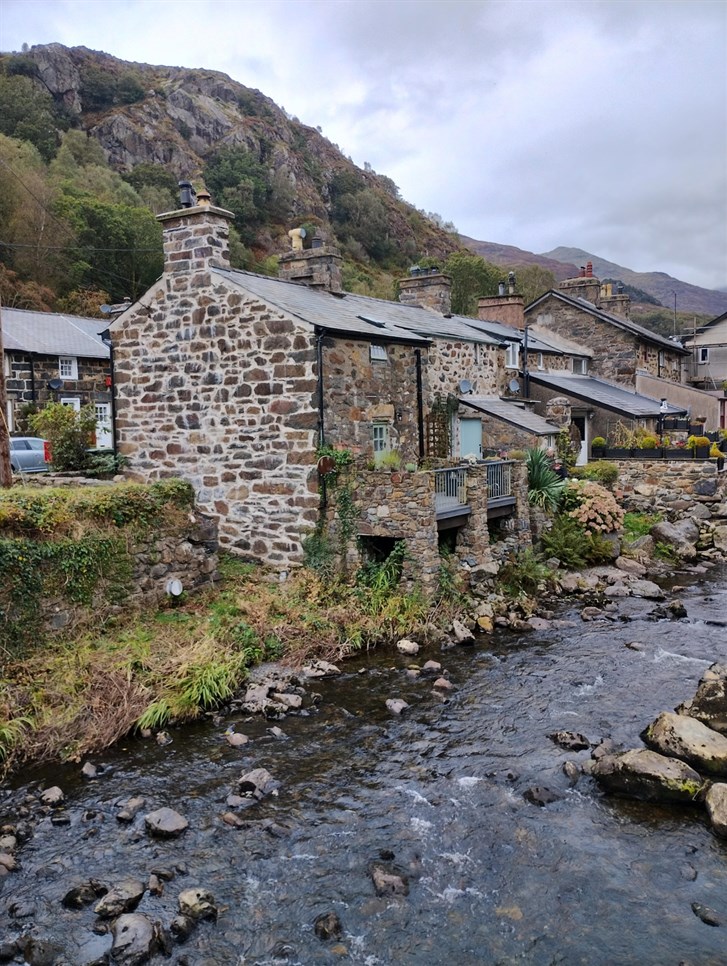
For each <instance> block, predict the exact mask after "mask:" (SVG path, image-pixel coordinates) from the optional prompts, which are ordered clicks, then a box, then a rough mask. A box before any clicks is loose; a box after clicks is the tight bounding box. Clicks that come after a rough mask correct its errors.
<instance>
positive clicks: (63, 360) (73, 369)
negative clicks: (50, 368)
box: [58, 356, 78, 379]
mask: <svg viewBox="0 0 727 966" xmlns="http://www.w3.org/2000/svg"><path fill="white" fill-rule="evenodd" d="M64 370H65V371H64ZM58 375H59V376H60V378H61V379H78V359H77V358H76V357H75V356H59V357H58Z"/></svg>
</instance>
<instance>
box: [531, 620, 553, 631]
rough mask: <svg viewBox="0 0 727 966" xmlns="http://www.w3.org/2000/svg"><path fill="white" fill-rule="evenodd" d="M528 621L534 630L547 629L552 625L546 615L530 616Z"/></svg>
mask: <svg viewBox="0 0 727 966" xmlns="http://www.w3.org/2000/svg"><path fill="white" fill-rule="evenodd" d="M527 622H528V624H529V625H530V626H531V628H532V629H533V630H534V631H547V630H549V629H550V626H551V623H550V621H548V620H545V618H544V617H528V620H527Z"/></svg>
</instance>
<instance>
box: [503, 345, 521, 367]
mask: <svg viewBox="0 0 727 966" xmlns="http://www.w3.org/2000/svg"><path fill="white" fill-rule="evenodd" d="M505 368H506V369H519V368H520V343H519V342H508V344H507V348H506V349H505Z"/></svg>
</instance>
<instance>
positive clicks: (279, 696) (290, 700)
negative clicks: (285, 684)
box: [270, 691, 303, 711]
mask: <svg viewBox="0 0 727 966" xmlns="http://www.w3.org/2000/svg"><path fill="white" fill-rule="evenodd" d="M270 697H271V700H272V701H274V702H275V703H276V704H279V705H282V706H283V708H285V709H286V711H287V710H290V711H295V710H297V709H298V708H300V707H301V705H302V704H303V698H301V696H300V695H299V694H290V693H289V692H288V691H285V692H280V693H277V692H276V693H275V694H272V695H271V696H270Z"/></svg>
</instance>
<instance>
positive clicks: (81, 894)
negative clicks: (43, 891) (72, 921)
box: [61, 879, 108, 909]
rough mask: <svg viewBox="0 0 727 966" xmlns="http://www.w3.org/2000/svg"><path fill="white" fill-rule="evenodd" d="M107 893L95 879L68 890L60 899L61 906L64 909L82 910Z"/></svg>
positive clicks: (104, 887)
mask: <svg viewBox="0 0 727 966" xmlns="http://www.w3.org/2000/svg"><path fill="white" fill-rule="evenodd" d="M107 891H108V890H107V889H106V886H104V885H102V884H101V883H100V882H97V881H96V880H95V879H89V881H88V882H83V883H82V884H81V885H77V886H74V887H73V888H72V889H69V890H68V892H67V893H66V894H65V895H64V896H63V898H62V899H61V905H62V906H63V907H64V908H65V909H83V907H84V906H90V905H91V903H92V902H95V901H96V899H98V898H99V896H103V895H105V894H106V892H107Z"/></svg>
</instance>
